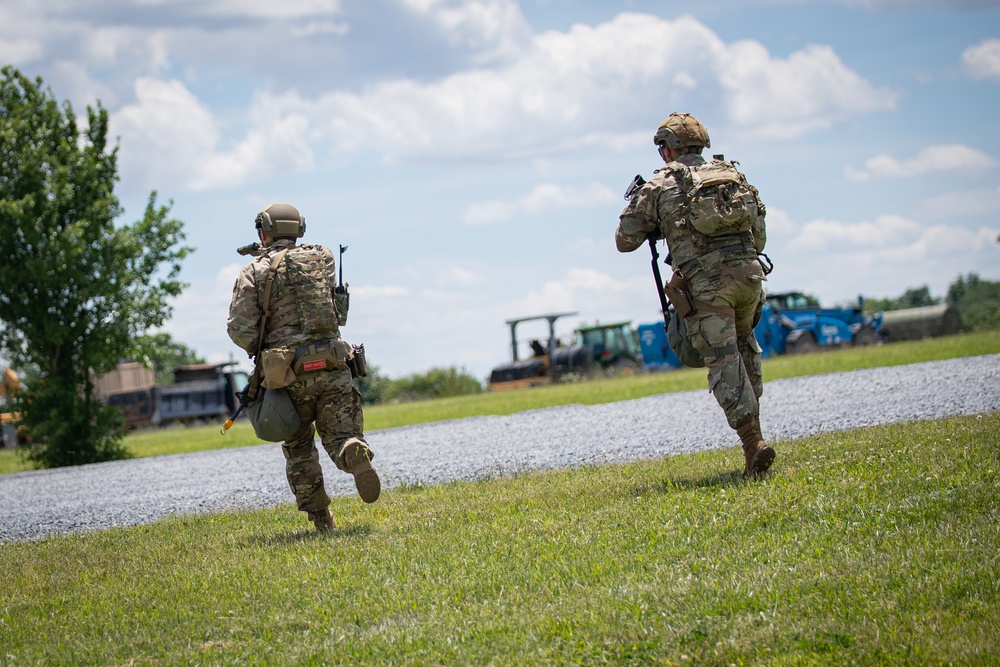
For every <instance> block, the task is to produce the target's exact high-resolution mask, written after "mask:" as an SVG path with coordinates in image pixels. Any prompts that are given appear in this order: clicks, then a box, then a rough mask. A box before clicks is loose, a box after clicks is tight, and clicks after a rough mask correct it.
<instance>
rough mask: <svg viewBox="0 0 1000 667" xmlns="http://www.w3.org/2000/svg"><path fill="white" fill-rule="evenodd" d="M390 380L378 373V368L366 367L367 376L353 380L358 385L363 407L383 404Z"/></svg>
mask: <svg viewBox="0 0 1000 667" xmlns="http://www.w3.org/2000/svg"><path fill="white" fill-rule="evenodd" d="M391 382H392V380H390V379H389V378H387V377H385V376H384V375H382V374H381V372H380V371H379V368H378V366H371V365H369V366H368V376H367V377H363V378H361V377H359V378H354V383H355V384H356V385H358V391H360V392H361V402H362V403H363V404H364V405H376V404H379V403H384V402H385V394H386V392H387V391H388V389H389V385H390V384H391Z"/></svg>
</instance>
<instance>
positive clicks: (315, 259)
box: [228, 239, 372, 520]
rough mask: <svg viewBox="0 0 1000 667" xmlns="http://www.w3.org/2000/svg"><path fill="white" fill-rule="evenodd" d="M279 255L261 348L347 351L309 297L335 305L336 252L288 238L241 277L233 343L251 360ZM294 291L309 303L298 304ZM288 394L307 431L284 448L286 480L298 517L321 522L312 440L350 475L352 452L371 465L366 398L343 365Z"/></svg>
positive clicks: (302, 381) (325, 499)
mask: <svg viewBox="0 0 1000 667" xmlns="http://www.w3.org/2000/svg"><path fill="white" fill-rule="evenodd" d="M281 250H288V251H289V252H287V253H286V254H285V257H284V259H283V261H282V264H281V265H280V268H279V270H278V271H277V272H276V274H275V277H274V284H273V285H272V288H271V300H270V304H271V305H270V308H269V314H268V319H267V325H266V326H267V331H266V332H265V335H264V343H263V348H264V349H267V348H275V347H288V348H292V349H299V348H303V347H305V346H308V345H310V344H313V343H316V342H317V341H320V343H319V344H318V345H317V347H316V348H314V349H316V350H319V351H323V350H325V349H328V348H329V349H333V347H334V346H335V345H337V344H338V343H339V344H340V345H341V346H343V341H341V339H340V326H339V322H338V318H337V315H336V312H335V309H334V308H332V307H323V308H319V307H316V303H317V302H313V303H310V299H309V298H308V297H310V296H312V297H315V298H316V299H318V303H323V302H324V301H326V302H329V300H330V298H332V297H330V295H332V294H333V291H334V288H335V287H336V282H335V281H336V278H335V276H336V271H335V259H334V256H333V253H332V252H331V251H330V250H329V249H328V248H326V247H324V246H321V245H313V244H303V245H299V246H297V245H296V244H295V241H294V240H289V239H278V240H275V241H274V242H273V243H271V244H270V245H269V246H267V247H266V249H265V250H264V251H263V252H262V253H261V254H260V255H259V256H258V257H257V258H256V259H255V260H254V261H253V262H251V263H250V264H248V265H247V266H245V267H244V268H243V270H242V271H241V272H240V275H239V278H237V280H236V285H235V287H234V288H233V300H232V304H231V305H230V307H229V320H228V330H229V337H230V338H232V340H233V342H234V343H236V344H237V345H239V346H240V347H241V348H243V349H244V350H246V351H247V353H249V354H251V355H253V354H254V353H255V352H256V347H257V342H258V338H259V336H260V330H259V329H258V326H259V323H260V320H261V315H262V304H263V300H264V294H263V293H264V286H265V284H266V280H267V276H268V272H269V269H270V266H271V261H272V260H273V259H274V258H275V256H276V255H277V254H278V252H279V251H281ZM303 251H305V252H303ZM297 253H298V254H297ZM293 292H294V293H295V294H297V295H299V296H302V295H303V294H304V295H305V296H306V297H307V298H305V299H301V298H300V299H296V298H293V296H294V295H293ZM343 318H344V316H343V315H342V316H341V319H343ZM286 389H287V390H288V393H289V395H290V396H291V398H292V402H293V403H294V405H295V408H296V411H297V412H298V415H299V418H300V419H301V421H302V426H301V427H300V428H299V430H298V431H297V432H296V433H295V434H294V435H293V436H292V437H291V438H289V439H288V440H287V441H285V442H283V443H282V444H281V449H282V451H283V453H284V455H285V473H286V475H287V477H288V484H289V486H290V487H291V490H292V493H294V494H295V500H296V504H297V505H298V508H299V510H301V511H303V512H308V513H309V517H310V519H313V520H316V519H317V518H318V517H321V516H325V515H327V508H328V507H329V506H330V497H329V496H328V495H327V493H326V488H325V486H324V483H323V471H322V468H321V467H320V463H319V453H318V451H317V449H316V445H315V440H314V435H315V433H316V432H317V431H318V432H319V437H320V440H321V442H322V444H323V448H324V449H325V450H326V452H327V454H329V456H330V458H331V459H332V460H333V462H334V463H335V464H336V466H337V467H338V468H339V469H341V470H344V471H350V467H349V464H348V463H347V462H345V453H346V452H348V451H350V450H357V449H360V450H361V451H362V452H363V453H364V454H365V455H367V456H368V458H369V459H370V458H371V456H372V455H371V451H370V449H369V448H368V444H367V443H366V442H365V439H364V434H363V432H364V417H363V415H362V410H361V395H360V393H359V392H358V389H357V387H356V386H355V384H354V381H353V379H352V378H351V372H350V370H349V369H348V368H347V366H346V365H339V366H338V367H335V368H332V369H329V370H318V371H312V372H306V373H297V374H296V379H295V382H293V383H292V384H291V385H289V386H288V387H286ZM313 423H315V427H314V426H313ZM366 501H367V499H366ZM367 502H370V501H367Z"/></svg>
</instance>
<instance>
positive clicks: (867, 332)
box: [854, 327, 882, 347]
mask: <svg viewBox="0 0 1000 667" xmlns="http://www.w3.org/2000/svg"><path fill="white" fill-rule="evenodd" d="M880 342H882V341H880V340H879V338H878V334H877V333H875V330H874V329H872V328H871V327H861V328H860V329H858V333H856V334H854V347H867V346H869V345H878V344H879V343H880Z"/></svg>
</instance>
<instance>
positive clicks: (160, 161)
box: [112, 77, 313, 190]
mask: <svg viewBox="0 0 1000 667" xmlns="http://www.w3.org/2000/svg"><path fill="white" fill-rule="evenodd" d="M135 97H136V101H135V103H133V104H130V105H127V106H125V107H123V108H122V109H120V110H119V111H117V112H116V113H114V114H113V115H112V134H116V135H120V136H122V137H123V139H122V145H121V149H120V150H121V162H122V167H123V170H128V171H129V172H130V173H131V174H132V177H133V178H136V179H137V180H140V181H142V182H144V183H160V184H163V183H167V184H181V185H185V186H187V187H189V188H191V189H193V190H207V189H212V188H219V187H226V186H233V185H238V184H240V183H243V182H244V181H246V180H248V179H251V178H253V177H257V176H261V175H264V174H268V173H273V172H280V171H289V172H295V171H302V170H305V169H308V168H310V167H311V166H312V164H313V155H312V151H311V149H310V147H309V145H308V142H307V140H306V137H305V133H306V131H307V128H308V125H309V122H308V120H307V119H306V118H305V117H303V116H302V115H300V114H295V113H292V112H285V111H284V110H283V109H282V107H281V106H280V105H275V104H271V103H270V102H269V99H268V98H267V97H261V98H259V99H258V101H257V102H256V103H255V104H254V107H253V110H252V111H251V119H252V120H253V127H252V129H251V131H250V132H249V133H248V134H247V135H246V136H245V137H244V138H243V140H242V141H240V142H239V143H238V144H237V145H236V146H235V147H234V148H233V149H232V150H229V151H226V150H223V149H222V148H221V147H220V144H221V130H220V128H219V126H218V124H217V122H216V120H215V118H214V116H213V115H212V112H211V110H210V109H209V108H208V107H207V106H206V105H205V104H203V103H202V102H201V101H200V100H199V99H198V98H197V97H195V96H194V94H193V93H191V91H190V90H188V88H187V87H186V86H185V85H184V84H183V83H182V82H180V81H177V80H171V81H161V80H159V79H155V78H150V77H146V78H141V79H138V80H137V81H136V84H135Z"/></svg>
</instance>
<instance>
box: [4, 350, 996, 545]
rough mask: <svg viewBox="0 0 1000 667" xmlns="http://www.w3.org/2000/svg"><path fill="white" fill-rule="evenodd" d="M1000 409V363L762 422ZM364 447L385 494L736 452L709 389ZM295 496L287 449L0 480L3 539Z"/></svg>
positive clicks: (892, 381) (466, 423) (820, 399)
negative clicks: (410, 487) (409, 487)
mask: <svg viewBox="0 0 1000 667" xmlns="http://www.w3.org/2000/svg"><path fill="white" fill-rule="evenodd" d="M997 410H1000V354H995V355H987V356H981V357H967V358H962V359H953V360H948V361H935V362H929V363H922V364H914V365H910V366H898V367H893V368H877V369H871V370H862V371H852V372H849V373H832V374H829V375H819V376H811V377H802V378H793V379H788V380H776V381H773V382H768V383H767V384H766V385H765V388H764V398H763V399H762V401H761V411H762V416H761V422H762V426H763V429H764V434H765V437H767V438H768V439H769V440H772V441H780V440H787V439H792V438H800V437H804V436H809V435H813V434H816V433H819V432H826V431H837V430H843V429H849V428H857V427H862V426H871V425H875V424H885V423H893V422H904V421H912V420H917V419H925V418H941V417H947V416H951V415H966V414H977V413H983V412H990V411H997ZM178 437H183V432H182V431H178ZM220 437H221V436H220ZM367 439H368V441H369V443H370V444H371V445H372V448H373V449H374V450H375V452H376V458H375V466H376V468H377V469H378V471H379V474H380V476H381V477H382V481H383V492H385V491H386V490H388V491H389V492H390V493H391V489H392V487H394V486H398V485H400V484H403V483H410V484H413V483H417V482H422V483H424V484H439V483H443V482H449V481H453V480H471V479H479V478H484V477H498V476H502V475H509V474H514V473H518V472H522V471H526V470H536V469H548V468H562V467H570V466H577V465H584V464H594V463H602V462H621V461H634V460H638V459H646V458H658V457H664V456H670V455H673V454H681V453H687V452H695V451H704V450H710V449H719V448H725V447H735V446H736V445H737V444H738V441H737V439H736V437H735V435H734V434H733V432H732V431H731V430H730V429H729V428H728V427H727V426H726V423H725V419H724V417H723V414H722V411H721V410H720V409H719V407H718V405H716V403H715V400H714V399H713V398H712V396H711V394H709V393H708V392H707V391H706V390H700V391H690V392H683V393H679V394H662V395H658V396H650V397H647V398H640V399H636V400H631V401H623V402H620V403H610V404H605V405H593V406H582V405H569V406H563V407H556V408H546V409H542V410H531V411H528V412H521V413H518V414H514V415H510V416H507V417H470V418H467V419H458V420H453V421H448V422H439V423H434V424H424V425H420V426H407V427H402V428H393V429H386V430H382V431H371V432H369V433H368V434H367ZM321 458H322V460H323V466H324V470H325V471H326V473H327V482H326V484H327V489H328V491H330V493H331V494H335V495H348V494H349V495H353V494H354V493H355V492H354V485H353V480H352V478H351V477H350V476H349V475H346V474H344V473H341V472H339V471H338V470H337V469H336V468H334V466H333V464H332V463H331V462H330V460H329V459H328V458H327V457H326V456H325V455H324V456H322V457H321ZM733 465H734V466H736V465H738V464H737V461H736V460H734V461H733ZM776 465H777V466H780V465H781V453H780V451H779V453H778V459H777V462H776ZM292 501H293V498H292V494H291V492H290V491H289V489H288V486H287V484H286V482H285V474H284V459H283V458H282V456H281V451H280V449H279V447H278V445H276V444H265V445H257V446H252V447H242V448H238V449H223V450H216V451H208V452H199V453H195V454H177V455H172V456H159V457H155V458H146V459H134V460H130V461H114V462H109V463H97V464H92V465H86V466H77V467H72V468H57V469H52V470H39V471H31V472H23V473H16V474H12V475H0V543H3V542H14V541H19V540H26V539H37V538H42V537H45V536H49V535H57V534H70V533H77V532H81V531H89V530H100V529H105V528H110V527H113V526H123V525H134V524H143V523H149V522H152V521H155V520H157V519H159V518H160V517H163V516H165V515H169V514H190V513H196V512H213V511H221V510H225V509H230V508H257V507H268V506H274V505H280V504H283V503H290V502H292ZM359 502H360V501H359Z"/></svg>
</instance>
